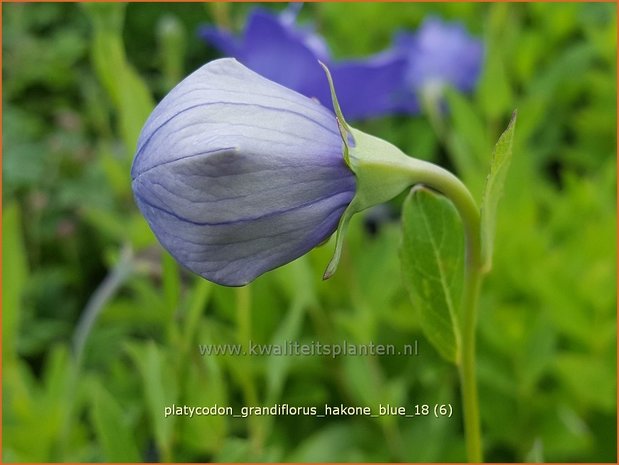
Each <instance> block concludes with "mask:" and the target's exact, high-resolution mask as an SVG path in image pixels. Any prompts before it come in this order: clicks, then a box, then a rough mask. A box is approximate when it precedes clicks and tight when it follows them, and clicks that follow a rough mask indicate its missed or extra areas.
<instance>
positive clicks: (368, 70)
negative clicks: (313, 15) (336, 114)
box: [199, 4, 410, 120]
mask: <svg viewBox="0 0 619 465" xmlns="http://www.w3.org/2000/svg"><path fill="white" fill-rule="evenodd" d="M298 8H299V7H298V4H293V5H291V6H290V7H289V8H287V9H286V10H284V11H283V12H282V13H281V14H280V15H276V14H274V13H271V12H268V11H266V10H264V9H261V8H256V9H254V10H252V12H251V13H250V14H249V16H248V19H247V24H246V26H245V30H244V34H243V37H242V38H238V37H235V36H233V35H231V34H230V32H229V31H227V30H225V29H221V28H216V27H208V26H205V27H202V28H201V29H200V31H199V34H200V36H201V37H202V38H203V39H204V40H206V41H207V42H208V43H210V44H211V45H212V46H214V47H216V48H217V49H219V50H220V51H221V52H222V53H223V54H226V55H229V56H233V57H235V58H237V59H238V60H239V61H241V62H242V63H243V64H245V65H246V66H247V67H249V68H251V69H252V70H254V71H256V72H257V73H259V74H261V75H263V76H265V77H267V78H269V79H271V80H273V81H275V82H278V83H280V84H282V85H284V86H286V87H288V88H290V89H294V90H296V91H297V92H299V93H301V94H303V95H305V96H307V97H310V98H315V99H317V100H318V101H319V102H320V103H322V104H323V105H325V106H327V107H329V108H331V94H330V92H329V86H328V85H327V82H326V80H325V79H324V72H323V70H322V68H321V67H320V65H319V64H318V61H322V62H323V63H325V64H326V65H327V66H329V68H330V69H331V73H332V75H333V78H334V81H335V83H336V85H337V87H338V99H339V103H340V106H341V107H342V111H343V112H344V113H345V114H346V117H347V118H348V119H350V120H354V119H360V118H371V117H377V116H384V115H386V114H390V113H393V112H394V111H395V112H398V111H406V110H407V109H408V108H409V107H410V105H408V104H406V103H402V102H403V100H402V98H401V97H402V95H403V94H404V93H405V87H404V81H403V78H404V75H405V71H406V62H405V58H404V57H402V56H399V55H396V54H395V53H392V52H385V53H381V54H378V55H375V56H372V57H368V58H366V59H363V60H352V61H345V62H334V61H333V60H332V59H331V57H330V53H329V49H328V47H327V45H326V43H325V41H324V39H323V38H322V37H321V36H320V35H318V34H316V33H315V32H314V31H313V29H312V28H311V27H308V26H299V25H298V24H296V13H297V12H298Z"/></svg>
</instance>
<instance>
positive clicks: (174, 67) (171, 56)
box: [157, 15, 187, 92]
mask: <svg viewBox="0 0 619 465" xmlns="http://www.w3.org/2000/svg"><path fill="white" fill-rule="evenodd" d="M157 36H158V38H159V47H160V55H161V68H162V74H163V88H164V90H165V91H166V92H168V91H169V90H170V89H172V87H174V86H175V85H176V84H178V82H179V81H180V80H181V79H182V78H183V72H184V63H185V51H186V48H187V44H186V38H185V36H186V31H185V27H184V26H183V24H182V23H181V22H180V21H179V19H178V18H177V17H176V16H174V15H165V16H163V17H162V18H161V19H160V20H159V23H158V24H157Z"/></svg>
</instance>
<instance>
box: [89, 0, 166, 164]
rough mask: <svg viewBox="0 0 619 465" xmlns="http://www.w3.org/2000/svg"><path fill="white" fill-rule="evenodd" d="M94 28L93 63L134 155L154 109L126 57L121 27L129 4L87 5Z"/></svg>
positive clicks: (126, 146) (129, 149)
mask: <svg viewBox="0 0 619 465" xmlns="http://www.w3.org/2000/svg"><path fill="white" fill-rule="evenodd" d="M82 6H83V8H84V9H85V11H86V13H87V15H88V17H89V18H90V20H91V22H92V25H93V29H94V30H93V38H92V60H93V65H94V68H95V71H96V72H97V75H98V76H99V79H100V80H101V83H102V84H103V86H104V87H105V89H106V90H107V92H108V94H109V96H110V98H111V99H112V102H113V103H114V106H115V108H116V111H117V112H118V116H119V118H120V132H121V134H122V138H123V141H124V143H125V148H126V150H128V151H129V152H133V150H135V147H136V145H137V140H138V136H139V134H140V131H141V129H142V126H143V125H144V123H145V122H146V118H147V117H148V115H149V114H150V112H151V111H152V109H153V107H154V106H155V104H154V101H153V98H152V95H151V93H150V91H149V90H148V87H147V86H146V84H145V83H144V81H143V80H142V79H141V78H140V76H139V75H138V73H137V72H136V71H135V69H134V68H133V66H132V65H131V64H130V63H129V62H128V60H127V57H126V56H125V49H124V46H123V41H122V25H123V20H124V13H125V8H126V5H125V4H122V3H84V4H83V5H82Z"/></svg>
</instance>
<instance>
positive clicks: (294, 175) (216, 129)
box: [131, 59, 355, 286]
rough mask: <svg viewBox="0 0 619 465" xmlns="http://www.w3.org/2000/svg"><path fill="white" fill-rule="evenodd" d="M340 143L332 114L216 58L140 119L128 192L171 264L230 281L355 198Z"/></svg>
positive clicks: (315, 234)
mask: <svg viewBox="0 0 619 465" xmlns="http://www.w3.org/2000/svg"><path fill="white" fill-rule="evenodd" d="M323 80H324V75H323ZM343 150H344V145H343V142H342V139H341V136H340V132H339V131H338V125H337V121H336V118H335V116H334V114H333V113H332V112H330V111H329V110H327V109H326V108H325V107H323V106H321V105H319V104H318V103H317V102H315V101H313V100H311V99H309V98H307V97H304V96H302V95H300V94H298V93H296V92H294V91H292V90H290V89H287V88H285V87H282V86H280V85H278V84H276V83H274V82H272V81H269V80H268V79H265V78H264V77H262V76H260V75H258V74H256V73H254V72H253V71H251V70H249V69H247V68H246V67H244V66H243V65H241V64H240V63H238V62H237V61H236V60H234V59H221V60H216V61H213V62H210V63H208V64H207V65H205V66H203V67H202V68H200V69H198V70H197V71H195V72H194V73H193V74H191V75H190V76H188V77H187V78H186V79H184V80H183V81H182V82H181V83H180V84H178V85H177V86H176V87H175V88H174V89H173V90H172V91H171V92H170V93H169V94H168V95H167V96H166V97H165V98H164V99H163V100H162V101H161V102H160V103H159V105H158V106H157V107H156V108H155V110H154V111H153V113H152V114H151V115H150V117H149V118H148V120H147V121H146V124H145V125H144V128H143V129H142V133H141V135H140V138H139V141H138V147H137V153H136V156H135V159H134V162H133V167H132V170H131V177H132V187H133V192H134V195H135V198H136V201H137V204H138V206H139V208H140V210H141V211H142V213H143V214H144V216H145V217H146V219H147V221H148V223H149V225H150V226H151V228H152V230H153V231H154V233H155V235H156V236H157V238H158V239H159V241H160V242H161V244H162V245H163V246H164V247H165V248H166V249H167V250H168V251H169V252H170V253H171V254H172V255H173V256H174V257H175V258H176V259H177V260H178V261H179V262H180V263H182V264H183V265H185V266H186V267H187V268H189V269H190V270H192V271H194V272H195V273H198V274H200V275H201V276H203V277H204V278H206V279H208V280H210V281H214V282H216V283H219V284H223V285H228V286H239V285H243V284H246V283H248V282H250V281H251V280H253V279H254V278H256V277H257V276H259V275H260V274H262V273H264V272H266V271H268V270H271V269H273V268H276V267H278V266H281V265H283V264H285V263H288V262H290V261H292V260H294V259H295V258H297V257H299V256H301V255H303V254H304V253H306V252H308V251H309V250H311V249H312V248H313V247H315V246H316V245H318V244H320V243H321V242H323V241H324V240H325V239H327V238H328V237H329V236H330V235H331V234H332V233H333V232H334V231H335V229H336V227H337V224H338V221H339V220H340V217H341V216H342V214H343V212H344V210H345V209H346V208H347V207H348V205H349V204H350V202H351V200H352V199H353V196H354V195H355V176H354V175H353V173H352V171H351V170H350V169H349V168H348V166H347V165H346V163H345V161H344V159H343V156H342V154H343Z"/></svg>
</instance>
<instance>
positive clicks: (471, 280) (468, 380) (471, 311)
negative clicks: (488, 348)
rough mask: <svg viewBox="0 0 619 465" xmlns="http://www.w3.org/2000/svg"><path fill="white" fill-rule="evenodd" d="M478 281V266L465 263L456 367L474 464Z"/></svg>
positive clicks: (477, 447) (477, 457)
mask: <svg viewBox="0 0 619 465" xmlns="http://www.w3.org/2000/svg"><path fill="white" fill-rule="evenodd" d="M481 281H482V276H481V271H480V267H479V266H476V267H473V266H471V264H469V263H467V264H466V268H465V271H464V291H463V299H462V303H463V308H462V317H463V318H462V358H461V360H460V363H459V364H458V372H459V374H460V385H461V389H462V401H463V404H464V431H465V434H466V455H467V459H468V461H469V462H475V463H477V462H481V461H482V460H483V456H482V445H481V428H480V421H479V401H478V394H477V378H476V376H475V328H476V323H477V303H478V300H479V289H480V286H481Z"/></svg>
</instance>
